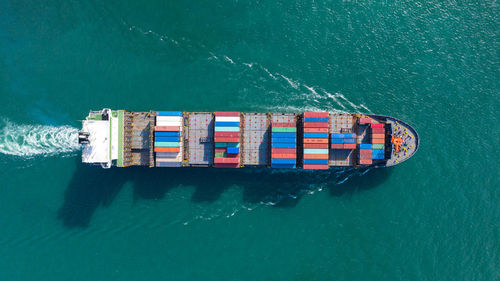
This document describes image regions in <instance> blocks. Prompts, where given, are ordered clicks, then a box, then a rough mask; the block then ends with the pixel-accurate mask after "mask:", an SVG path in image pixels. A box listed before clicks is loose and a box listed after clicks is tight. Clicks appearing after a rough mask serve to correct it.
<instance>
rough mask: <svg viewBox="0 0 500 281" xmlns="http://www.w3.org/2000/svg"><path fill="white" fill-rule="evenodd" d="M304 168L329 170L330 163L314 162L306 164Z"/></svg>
mask: <svg viewBox="0 0 500 281" xmlns="http://www.w3.org/2000/svg"><path fill="white" fill-rule="evenodd" d="M304 169H308V170H309V169H317V170H327V169H328V165H313V164H309V165H306V164H304Z"/></svg>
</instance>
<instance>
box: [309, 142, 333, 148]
mask: <svg viewBox="0 0 500 281" xmlns="http://www.w3.org/2000/svg"><path fill="white" fill-rule="evenodd" d="M304 148H328V144H327V143H305V144H304Z"/></svg>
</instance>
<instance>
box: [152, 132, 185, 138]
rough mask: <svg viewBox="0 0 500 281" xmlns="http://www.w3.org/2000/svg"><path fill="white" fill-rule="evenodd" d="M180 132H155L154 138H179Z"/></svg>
mask: <svg viewBox="0 0 500 281" xmlns="http://www.w3.org/2000/svg"><path fill="white" fill-rule="evenodd" d="M180 136H181V132H155V137H180Z"/></svg>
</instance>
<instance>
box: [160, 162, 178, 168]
mask: <svg viewBox="0 0 500 281" xmlns="http://www.w3.org/2000/svg"><path fill="white" fill-rule="evenodd" d="M156 167H182V163H181V162H156Z"/></svg>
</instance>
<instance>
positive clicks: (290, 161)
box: [271, 158, 297, 164]
mask: <svg viewBox="0 0 500 281" xmlns="http://www.w3.org/2000/svg"><path fill="white" fill-rule="evenodd" d="M296 162H297V159H281V158H275V159H271V164H296Z"/></svg>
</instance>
